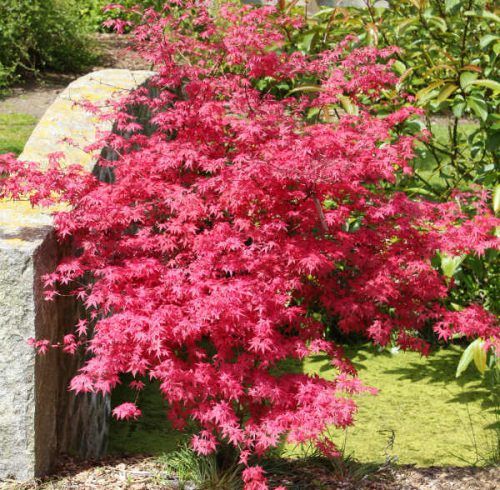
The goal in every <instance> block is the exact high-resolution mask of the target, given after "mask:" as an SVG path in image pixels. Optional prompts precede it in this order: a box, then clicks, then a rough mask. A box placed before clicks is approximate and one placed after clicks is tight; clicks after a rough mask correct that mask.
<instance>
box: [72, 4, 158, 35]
mask: <svg viewBox="0 0 500 490" xmlns="http://www.w3.org/2000/svg"><path fill="white" fill-rule="evenodd" d="M110 3H113V2H111V1H110V0H82V1H81V2H80V3H79V13H80V16H81V17H82V18H83V19H84V21H85V22H86V24H87V25H89V26H90V28H91V29H93V30H94V31H109V29H107V28H106V27H104V26H103V22H105V21H106V20H109V19H123V20H128V21H132V22H136V21H139V20H140V16H139V15H138V14H133V13H130V12H126V11H124V10H120V9H113V10H109V11H107V12H103V8H104V7H105V6H106V5H109V4H110ZM114 3H118V4H121V5H123V6H124V7H125V8H126V9H130V8H131V7H134V6H138V7H142V8H149V7H153V8H156V9H157V10H159V9H161V8H162V7H163V5H164V4H165V3H166V2H165V0H120V1H117V2H114Z"/></svg>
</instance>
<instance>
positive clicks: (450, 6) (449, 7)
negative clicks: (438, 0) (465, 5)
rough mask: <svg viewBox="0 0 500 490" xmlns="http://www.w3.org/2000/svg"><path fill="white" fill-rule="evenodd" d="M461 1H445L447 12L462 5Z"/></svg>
mask: <svg viewBox="0 0 500 490" xmlns="http://www.w3.org/2000/svg"><path fill="white" fill-rule="evenodd" d="M460 1H461V0H445V2H444V7H445V10H446V12H449V11H450V10H453V9H454V8H455V7H456V6H457V5H460Z"/></svg>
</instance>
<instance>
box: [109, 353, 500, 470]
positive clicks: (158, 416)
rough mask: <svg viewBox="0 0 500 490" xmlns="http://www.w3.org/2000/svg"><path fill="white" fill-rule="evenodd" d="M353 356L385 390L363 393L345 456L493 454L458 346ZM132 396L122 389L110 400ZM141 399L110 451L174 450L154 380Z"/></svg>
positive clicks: (435, 458)
mask: <svg viewBox="0 0 500 490" xmlns="http://www.w3.org/2000/svg"><path fill="white" fill-rule="evenodd" d="M349 354H350V356H351V358H352V359H353V360H354V362H355V364H356V366H357V368H358V369H359V375H360V377H361V379H362V380H363V381H365V383H367V384H370V385H371V386H375V387H377V388H378V389H379V390H380V392H379V394H378V395H377V396H371V395H363V396H360V397H358V404H359V413H358V416H357V421H356V425H355V426H354V427H353V428H350V429H349V430H348V432H347V434H344V433H342V432H340V431H337V433H335V434H334V438H335V440H336V441H337V443H338V444H339V445H342V444H343V443H344V439H345V444H346V453H347V454H352V455H353V456H354V457H355V458H356V459H358V460H359V461H361V462H383V461H385V459H386V457H397V462H398V463H400V464H416V465H419V466H430V465H471V464H476V463H478V464H481V463H482V462H483V461H482V458H486V457H487V456H488V453H489V452H490V450H491V448H492V444H493V441H494V435H495V432H494V430H493V428H494V425H495V423H498V421H497V420H496V418H495V412H494V407H493V406H492V404H491V400H490V399H489V398H488V393H489V392H488V389H487V388H486V385H485V384H484V382H483V381H482V380H481V378H480V377H479V375H478V374H477V373H476V372H475V371H474V370H473V369H472V368H469V370H468V371H467V372H466V373H465V374H464V375H462V377H461V378H460V379H458V380H456V379H455V370H456V366H457V363H458V359H459V358H460V355H461V348H459V347H452V348H449V349H443V350H441V351H439V352H437V353H435V354H433V355H432V356H431V357H429V358H422V357H421V356H420V355H419V354H417V353H412V352H407V353H403V352H398V353H397V354H391V353H390V352H388V351H385V352H383V353H379V352H377V351H376V350H375V349H374V348H372V347H366V346H363V347H360V348H357V349H351V350H350V352H349ZM288 368H289V369H290V366H288ZM303 369H304V371H305V372H308V373H320V374H321V375H322V376H325V377H329V376H331V375H332V374H333V372H332V370H331V368H329V367H328V364H326V363H325V358H324V357H315V358H311V359H309V360H308V361H307V362H306V363H305V364H304V366H303ZM133 397H134V395H133V394H132V393H131V392H130V391H129V390H128V389H127V388H124V387H122V388H119V389H118V390H117V391H116V392H115V395H114V399H113V403H114V404H118V403H121V402H122V401H125V400H131V399H133ZM138 403H139V406H140V407H141V408H142V410H143V413H144V416H143V417H142V418H141V419H139V420H138V421H136V422H132V423H126V422H116V421H115V422H113V423H112V427H111V438H110V451H111V452H113V453H150V454H161V453H164V452H169V451H171V450H172V449H173V448H174V447H175V446H176V444H177V443H178V442H179V441H180V440H182V438H183V437H182V435H181V434H179V433H177V432H175V431H172V430H171V429H169V426H168V424H167V423H166V420H165V415H164V413H165V410H164V408H163V403H162V401H161V399H160V397H159V395H158V391H157V388H156V387H155V386H149V387H148V389H147V390H146V391H145V392H144V393H143V394H142V395H141V397H140V398H139V401H138ZM390 439H393V444H392V445H391V444H390ZM476 447H477V449H476ZM298 454H301V451H300V450H297V448H292V447H287V448H286V449H284V450H283V455H285V456H293V455H298Z"/></svg>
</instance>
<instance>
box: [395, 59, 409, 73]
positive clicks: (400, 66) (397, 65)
mask: <svg viewBox="0 0 500 490" xmlns="http://www.w3.org/2000/svg"><path fill="white" fill-rule="evenodd" d="M392 67H393V68H394V71H395V72H396V73H397V74H398V75H400V76H401V75H402V74H403V73H404V72H405V71H406V65H405V64H404V63H403V62H401V61H399V60H397V61H395V62H394V64H393V65H392Z"/></svg>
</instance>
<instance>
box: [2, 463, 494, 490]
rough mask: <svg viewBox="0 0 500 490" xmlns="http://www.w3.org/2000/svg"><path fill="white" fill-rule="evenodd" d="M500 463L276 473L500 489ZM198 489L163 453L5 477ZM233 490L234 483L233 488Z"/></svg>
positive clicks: (409, 489) (66, 489)
mask: <svg viewBox="0 0 500 490" xmlns="http://www.w3.org/2000/svg"><path fill="white" fill-rule="evenodd" d="M499 482H500V468H498V467H497V468H495V467H491V468H473V467H469V468H466V467H449V468H442V467H431V468H415V467H411V466H404V467H392V466H386V467H382V468H380V469H379V470H378V471H375V472H372V473H369V474H367V475H365V476H363V477H360V476H359V475H357V474H356V472H355V471H354V472H351V473H349V472H347V474H346V475H345V476H343V477H339V476H338V475H335V474H333V473H332V472H331V471H328V470H327V469H326V468H324V467H316V466H315V467H314V468H312V467H310V468H309V467H307V465H301V466H300V468H299V469H298V470H297V471H293V470H291V472H290V473H289V474H287V475H286V476H285V477H284V476H280V477H277V476H275V477H272V478H271V483H272V486H273V487H274V486H276V485H285V486H286V487H287V488H289V489H290V490H337V489H338V490H340V489H342V490H358V489H359V490H452V489H453V490H498V488H499V485H498V483H499ZM180 488H185V489H186V490H187V489H194V488H195V487H194V486H193V485H185V486H184V487H182V486H181V485H179V482H178V481H177V479H176V478H175V477H173V476H171V475H168V474H166V473H165V471H164V470H163V468H162V466H161V463H160V462H159V461H158V459H153V458H148V457H145V456H134V457H127V458H117V457H107V458H105V459H103V460H101V461H100V462H86V463H77V462H74V461H72V460H71V459H66V460H63V461H62V462H61V465H60V467H59V468H58V469H57V476H54V477H50V478H47V479H45V480H43V481H42V480H39V481H33V482H27V483H22V484H21V483H16V482H9V481H4V482H3V483H2V482H0V490H91V489H96V490H125V489H127V490H174V489H178V490H180ZM228 490H229V489H228Z"/></svg>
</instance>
